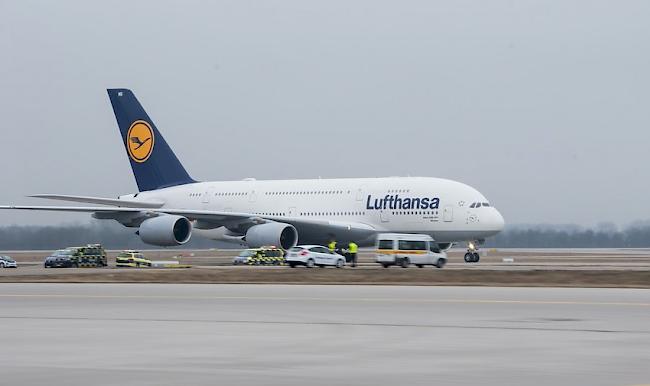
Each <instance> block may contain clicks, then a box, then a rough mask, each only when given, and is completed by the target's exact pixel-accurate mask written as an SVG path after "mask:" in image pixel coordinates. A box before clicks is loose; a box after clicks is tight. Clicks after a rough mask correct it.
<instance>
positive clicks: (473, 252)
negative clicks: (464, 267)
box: [465, 242, 481, 263]
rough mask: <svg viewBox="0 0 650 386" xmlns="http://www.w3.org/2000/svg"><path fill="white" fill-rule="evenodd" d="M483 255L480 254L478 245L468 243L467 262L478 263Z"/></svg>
mask: <svg viewBox="0 0 650 386" xmlns="http://www.w3.org/2000/svg"><path fill="white" fill-rule="evenodd" d="M480 259H481V256H480V255H479V254H478V246H476V245H475V244H474V243H472V242H470V243H468V244H467V253H465V262H466V263H478V261H479V260H480Z"/></svg>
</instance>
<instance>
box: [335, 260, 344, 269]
mask: <svg viewBox="0 0 650 386" xmlns="http://www.w3.org/2000/svg"><path fill="white" fill-rule="evenodd" d="M336 268H343V260H341V259H338V260H336Z"/></svg>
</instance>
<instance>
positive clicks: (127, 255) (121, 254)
mask: <svg viewBox="0 0 650 386" xmlns="http://www.w3.org/2000/svg"><path fill="white" fill-rule="evenodd" d="M117 257H131V254H130V253H126V252H122V253H120V254H119V255H117Z"/></svg>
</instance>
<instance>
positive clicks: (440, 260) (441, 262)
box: [436, 259, 446, 268]
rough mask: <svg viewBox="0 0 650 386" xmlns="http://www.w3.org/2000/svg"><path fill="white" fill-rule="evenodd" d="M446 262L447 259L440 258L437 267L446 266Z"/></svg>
mask: <svg viewBox="0 0 650 386" xmlns="http://www.w3.org/2000/svg"><path fill="white" fill-rule="evenodd" d="M445 263H446V261H445V259H438V261H436V267H437V268H442V267H444V266H445Z"/></svg>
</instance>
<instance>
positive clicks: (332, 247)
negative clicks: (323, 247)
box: [327, 239, 336, 252]
mask: <svg viewBox="0 0 650 386" xmlns="http://www.w3.org/2000/svg"><path fill="white" fill-rule="evenodd" d="M327 247H328V248H329V249H330V252H335V251H336V240H334V239H332V241H330V243H329V244H327Z"/></svg>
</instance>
